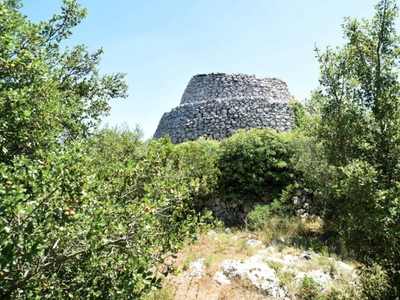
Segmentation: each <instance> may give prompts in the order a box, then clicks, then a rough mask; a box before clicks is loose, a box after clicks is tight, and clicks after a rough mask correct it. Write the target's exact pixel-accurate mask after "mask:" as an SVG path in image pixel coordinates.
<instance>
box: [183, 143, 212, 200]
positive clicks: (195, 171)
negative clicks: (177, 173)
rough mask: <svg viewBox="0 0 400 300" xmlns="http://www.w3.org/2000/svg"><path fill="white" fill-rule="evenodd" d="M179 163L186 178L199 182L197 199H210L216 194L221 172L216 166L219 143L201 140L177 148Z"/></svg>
mask: <svg viewBox="0 0 400 300" xmlns="http://www.w3.org/2000/svg"><path fill="white" fill-rule="evenodd" d="M176 148H177V151H178V153H179V162H180V164H181V166H182V168H183V169H184V170H185V172H186V177H187V178H189V179H191V180H192V181H193V180H197V182H198V185H197V186H196V197H197V198H199V197H200V198H205V197H209V196H210V195H211V194H212V193H214V192H215V189H216V184H217V179H218V174H219V170H218V168H217V167H216V165H215V159H216V153H217V150H218V143H217V142H215V141H209V140H205V139H204V138H200V139H198V140H196V141H190V142H185V143H182V144H178V145H177V146H176Z"/></svg>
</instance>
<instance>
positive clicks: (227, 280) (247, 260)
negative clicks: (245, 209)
mask: <svg viewBox="0 0 400 300" xmlns="http://www.w3.org/2000/svg"><path fill="white" fill-rule="evenodd" d="M177 265H178V267H179V266H180V269H181V270H182V271H181V272H180V273H179V274H177V275H171V276H169V277H168V278H167V280H166V281H165V287H164V289H168V290H169V291H170V294H171V296H170V297H171V299H187V300H189V299H207V300H212V299H312V298H306V296H307V293H310V294H311V293H319V294H321V295H324V294H329V293H331V292H332V291H333V290H334V291H338V292H339V293H341V294H346V293H347V292H348V291H350V290H354V289H356V287H357V283H356V279H357V274H356V271H355V268H354V266H353V264H352V263H345V262H343V261H340V260H338V259H336V258H335V257H334V256H332V255H329V254H327V253H317V252H314V251H313V250H312V249H308V250H305V249H301V248H297V247H293V246H290V245H288V243H287V242H286V241H285V238H276V239H273V240H271V241H269V242H268V244H266V243H265V241H263V240H262V239H258V237H257V236H256V235H253V234H251V233H249V232H244V231H238V232H231V231H230V230H229V229H228V230H226V231H224V232H216V231H213V230H211V231H210V232H208V233H207V234H205V235H204V236H203V237H201V238H200V239H199V241H198V242H197V243H196V244H194V245H191V246H188V248H187V249H185V250H184V251H183V252H182V253H180V254H179V258H178V261H177ZM159 299H161V298H159Z"/></svg>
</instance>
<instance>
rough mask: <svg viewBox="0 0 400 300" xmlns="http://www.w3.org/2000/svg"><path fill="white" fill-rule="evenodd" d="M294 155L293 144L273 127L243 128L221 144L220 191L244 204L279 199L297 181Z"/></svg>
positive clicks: (218, 162) (227, 197)
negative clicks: (288, 186) (292, 162)
mask: <svg viewBox="0 0 400 300" xmlns="http://www.w3.org/2000/svg"><path fill="white" fill-rule="evenodd" d="M292 154H293V151H292V149H291V147H290V143H288V141H287V140H285V138H283V137H282V135H281V134H278V133H276V132H275V131H273V130H270V129H263V130H258V129H253V130H249V131H239V132H238V133H237V134H235V135H233V136H231V137H230V138H228V139H225V140H223V141H222V142H221V143H220V145H219V148H218V155H217V159H216V166H217V167H218V168H219V170H220V174H219V177H218V189H219V190H218V192H219V193H220V194H221V195H222V196H223V197H224V198H226V199H227V200H230V201H235V202H238V203H240V204H243V203H245V202H247V201H251V202H257V201H260V200H261V199H262V198H267V199H268V200H270V201H272V200H273V199H276V198H279V196H280V194H281V192H282V190H283V189H284V188H285V187H286V186H287V185H289V184H291V183H292V181H293V177H294V174H293V168H292V164H291V161H290V158H291V156H292Z"/></svg>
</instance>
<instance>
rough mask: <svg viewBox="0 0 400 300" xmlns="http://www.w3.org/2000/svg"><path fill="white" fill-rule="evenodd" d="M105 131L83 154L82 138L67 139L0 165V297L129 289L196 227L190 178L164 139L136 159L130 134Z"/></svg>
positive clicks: (129, 295)
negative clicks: (35, 155) (110, 139)
mask: <svg viewBox="0 0 400 300" xmlns="http://www.w3.org/2000/svg"><path fill="white" fill-rule="evenodd" d="M114 133H115V132H114ZM115 134H117V135H120V134H121V132H120V133H115ZM120 138H121V137H120ZM106 140H107V139H106ZM106 140H104V139H96V138H95V139H93V140H91V141H90V142H88V143H87V144H88V145H90V149H91V151H90V153H91V156H88V155H87V152H88V150H87V149H86V147H87V146H86V144H85V147H82V146H80V145H75V146H74V147H72V145H70V146H68V147H65V148H64V147H62V148H59V149H58V150H57V151H53V152H44V153H43V156H42V158H41V159H40V160H34V161H33V160H30V159H26V158H23V157H22V158H19V159H16V160H15V162H14V165H13V166H4V165H2V166H0V167H1V168H0V197H1V199H2V201H1V202H0V217H1V223H0V252H1V256H0V272H1V273H0V274H1V276H0V287H1V288H0V295H1V298H2V299H8V298H13V299H34V298H36V297H40V298H41V299H65V298H73V299H82V298H89V299H98V298H121V297H123V298H125V299H136V298H137V297H139V296H141V295H142V294H143V293H146V292H148V291H150V290H151V289H152V288H154V287H156V286H159V284H160V279H159V274H160V273H158V272H159V271H161V272H169V271H171V270H172V269H170V268H169V266H168V264H165V263H164V260H165V259H166V258H167V257H168V256H170V255H171V254H173V253H175V252H177V251H178V250H179V249H180V248H181V247H183V242H184V241H185V239H186V238H190V237H192V238H193V237H194V236H195V235H196V233H197V231H198V230H199V229H201V228H202V223H201V221H200V219H199V217H198V216H197V215H196V213H195V212H194V210H193V201H192V199H193V196H196V188H195V184H192V183H193V182H192V180H191V179H190V178H188V177H187V176H186V174H187V172H186V171H183V170H181V169H180V168H179V167H177V165H179V159H178V158H179V155H177V151H176V148H175V146H174V145H172V144H171V142H170V141H169V140H168V139H160V140H157V141H152V142H150V143H149V144H147V145H146V147H145V151H141V153H142V157H141V159H139V160H138V159H137V158H136V157H135V153H133V154H132V155H129V151H127V150H128V149H133V148H134V145H135V144H137V143H138V142H137V141H136V140H135V139H131V143H128V142H127V143H126V144H125V145H123V144H115V143H103V142H105V141H106ZM115 140H118V138H116V139H115ZM125 147H126V149H125V150H126V151H122V150H123V148H125ZM99 149H101V151H100V150H99ZM114 149H119V150H118V151H122V152H124V153H126V155H125V156H123V157H120V156H114V155H113V151H114ZM97 150H99V151H97ZM106 153H109V154H110V155H106ZM194 183H199V184H203V182H201V181H200V180H195V181H194Z"/></svg>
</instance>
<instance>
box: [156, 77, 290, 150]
mask: <svg viewBox="0 0 400 300" xmlns="http://www.w3.org/2000/svg"><path fill="white" fill-rule="evenodd" d="M292 100H294V98H293V96H292V95H291V94H290V92H289V90H288V88H287V85H286V83H285V82H283V81H282V80H279V79H276V78H261V79H259V78H256V77H255V76H254V75H244V74H224V73H211V74H200V75H196V76H194V77H193V78H192V79H191V80H190V82H189V84H188V85H187V87H186V89H185V92H184V93H183V95H182V99H181V103H180V105H179V106H177V107H175V108H174V109H172V110H171V111H170V112H166V113H164V115H163V116H162V118H161V120H160V123H159V124H158V127H157V130H156V132H155V134H154V138H159V137H162V136H165V135H169V136H170V137H171V140H172V142H173V143H182V142H185V141H188V140H195V139H197V138H199V137H200V136H203V137H206V138H212V139H216V140H220V139H223V138H225V137H228V136H231V135H232V134H234V133H235V132H236V131H237V130H238V129H251V128H266V127H269V128H272V129H275V130H277V131H287V130H290V129H291V128H292V125H293V122H294V118H293V114H292V112H291V110H290V108H289V104H290V101H292Z"/></svg>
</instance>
